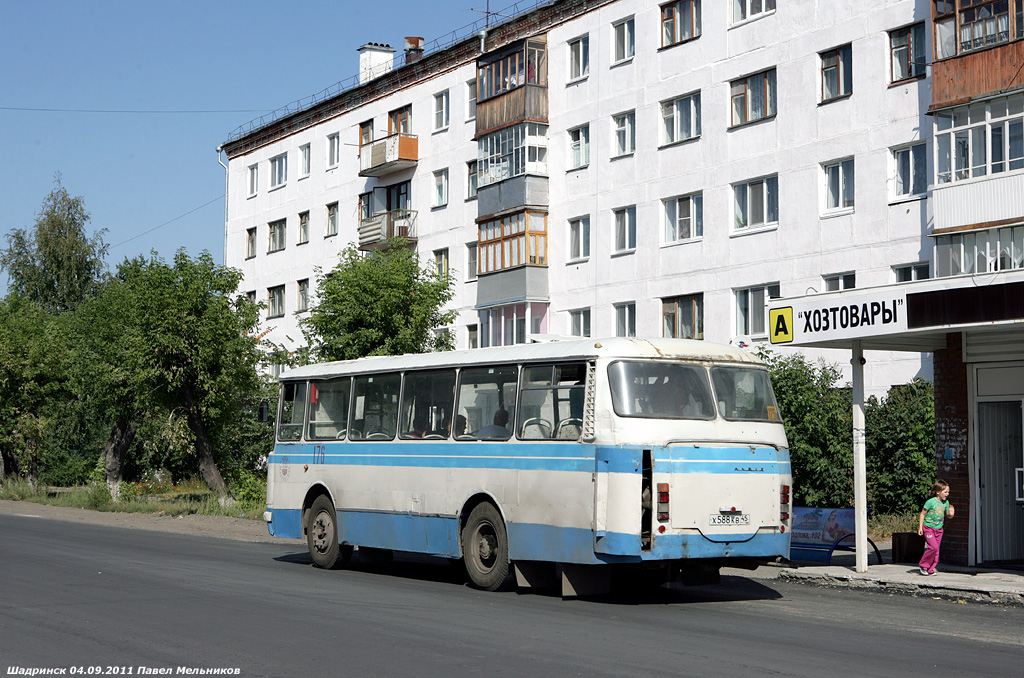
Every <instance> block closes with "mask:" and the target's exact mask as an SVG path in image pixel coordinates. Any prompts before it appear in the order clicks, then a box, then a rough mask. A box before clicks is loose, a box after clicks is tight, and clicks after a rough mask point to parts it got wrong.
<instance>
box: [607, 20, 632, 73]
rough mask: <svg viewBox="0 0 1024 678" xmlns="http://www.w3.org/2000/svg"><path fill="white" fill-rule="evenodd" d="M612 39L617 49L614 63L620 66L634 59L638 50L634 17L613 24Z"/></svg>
mask: <svg viewBox="0 0 1024 678" xmlns="http://www.w3.org/2000/svg"><path fill="white" fill-rule="evenodd" d="M612 37H613V43H614V49H615V53H614V55H613V57H612V58H613V61H612V63H613V64H618V63H622V62H623V61H629V60H630V59H632V58H633V53H634V51H635V49H636V44H635V38H634V24H633V17H629V18H628V19H622V20H621V21H616V22H615V23H613V24H612Z"/></svg>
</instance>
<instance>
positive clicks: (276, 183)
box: [270, 153, 288, 191]
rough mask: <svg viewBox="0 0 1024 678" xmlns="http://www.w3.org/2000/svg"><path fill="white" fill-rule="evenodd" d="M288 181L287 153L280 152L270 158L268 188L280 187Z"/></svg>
mask: <svg viewBox="0 0 1024 678" xmlns="http://www.w3.org/2000/svg"><path fill="white" fill-rule="evenodd" d="M287 183H288V154H287V153H282V154H281V155H275V156H274V157H273V158H271V159H270V190H272V191H273V190H274V189H277V188H281V187H282V186H284V185H285V184H287Z"/></svg>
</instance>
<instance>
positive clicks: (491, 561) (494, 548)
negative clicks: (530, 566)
mask: <svg viewBox="0 0 1024 678" xmlns="http://www.w3.org/2000/svg"><path fill="white" fill-rule="evenodd" d="M462 558H463V561H464V562H465V565H466V574H468V575H469V581H470V583H471V584H472V585H473V586H475V587H476V588H478V589H483V590H484V591H501V590H506V589H509V588H511V584H512V575H513V572H512V568H511V565H510V563H509V559H508V535H507V534H506V532H505V522H504V521H503V520H502V519H501V514H499V513H498V509H497V508H495V507H494V505H493V504H488V503H486V502H485V503H483V504H478V505H477V506H476V508H474V509H473V510H472V512H470V514H469V519H468V520H467V521H466V527H465V528H463V530H462Z"/></svg>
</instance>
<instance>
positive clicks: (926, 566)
mask: <svg viewBox="0 0 1024 678" xmlns="http://www.w3.org/2000/svg"><path fill="white" fill-rule="evenodd" d="M947 497H949V484H948V483H947V482H946V481H945V480H936V481H935V483H934V484H933V485H932V496H931V498H930V499H928V501H926V502H925V503H924V508H922V509H921V515H920V517H919V518H918V520H917V533H918V534H920V535H924V543H925V549H924V555H923V556H921V562H920V563H919V565H920V566H921V574H926V575H929V574H935V567H936V566H937V565H938V564H939V546H940V545H941V544H942V524H943V522H944V521H945V519H946V517H947V516H948V517H950V518H952V517H953V507H952V506H950V505H949V501H947Z"/></svg>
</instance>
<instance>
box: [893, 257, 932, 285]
mask: <svg viewBox="0 0 1024 678" xmlns="http://www.w3.org/2000/svg"><path fill="white" fill-rule="evenodd" d="M931 277H932V274H931V265H930V264H929V263H928V262H927V261H918V262H915V263H913V264H900V265H898V266H893V267H892V279H893V281H894V282H898V283H902V282H912V281H915V280H928V279H930V278H931Z"/></svg>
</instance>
